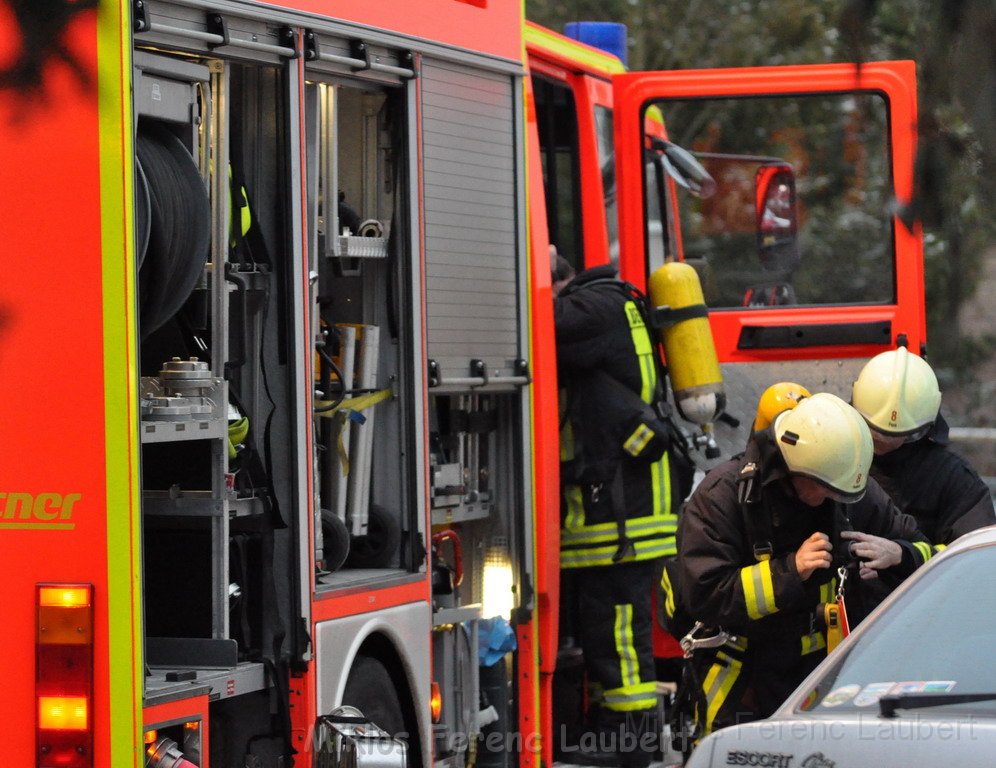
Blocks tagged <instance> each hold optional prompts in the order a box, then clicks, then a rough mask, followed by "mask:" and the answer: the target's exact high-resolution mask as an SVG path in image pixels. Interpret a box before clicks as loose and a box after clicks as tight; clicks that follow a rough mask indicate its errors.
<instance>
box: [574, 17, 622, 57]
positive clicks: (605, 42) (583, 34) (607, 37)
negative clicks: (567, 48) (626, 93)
mask: <svg viewBox="0 0 996 768" xmlns="http://www.w3.org/2000/svg"><path fill="white" fill-rule="evenodd" d="M564 35H566V36H567V37H569V38H571V39H572V40H577V41H578V42H580V43H584V44H585V45H590V46H592V47H593V48H601V49H602V50H603V51H605V52H606V53H611V54H612V55H613V56H616V57H618V58H619V59H620V60H622V63H623V64H626V58H627V57H626V54H627V49H626V25H625V24H618V23H616V22H614V21H571V22H568V23H567V24H566V25H565V26H564Z"/></svg>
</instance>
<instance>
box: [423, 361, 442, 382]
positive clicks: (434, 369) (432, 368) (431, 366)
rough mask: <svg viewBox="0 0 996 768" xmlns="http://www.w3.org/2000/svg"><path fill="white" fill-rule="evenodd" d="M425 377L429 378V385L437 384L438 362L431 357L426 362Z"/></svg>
mask: <svg viewBox="0 0 996 768" xmlns="http://www.w3.org/2000/svg"><path fill="white" fill-rule="evenodd" d="M426 372H427V378H428V380H429V386H430V387H438V386H439V363H437V362H436V361H435V360H432V359H431V358H430V359H429V361H428V362H427V363H426Z"/></svg>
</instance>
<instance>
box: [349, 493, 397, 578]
mask: <svg viewBox="0 0 996 768" xmlns="http://www.w3.org/2000/svg"><path fill="white" fill-rule="evenodd" d="M400 544H401V521H400V519H399V515H397V514H396V513H394V512H391V511H390V510H387V509H385V508H384V507H382V506H380V505H379V504H371V505H370V517H369V519H368V522H367V533H366V535H365V536H355V537H353V540H352V543H351V544H350V547H349V557H348V558H347V560H346V565H348V566H349V567H350V568H387V567H389V566H390V565H391V563H392V562H393V561H394V558H395V557H396V555H397V553H398V546H399V545H400Z"/></svg>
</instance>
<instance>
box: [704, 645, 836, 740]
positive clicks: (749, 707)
mask: <svg viewBox="0 0 996 768" xmlns="http://www.w3.org/2000/svg"><path fill="white" fill-rule="evenodd" d="M799 640H800V639H799V638H796V639H795V642H792V640H791V639H790V640H789V642H790V643H791V645H786V644H785V643H784V642H783V643H781V651H782V653H778V650H779V649H778V648H771V647H769V648H763V653H759V652H758V651H759V649H758V648H756V647H751V648H748V643H747V638H744V637H740V638H737V639H735V640H731V641H729V642H727V643H726V644H725V645H723V646H722V647H720V648H717V649H715V650H714V651H703V652H698V653H696V656H697V658H696V659H695V660H694V661H693V663H694V664H695V667H696V671H697V678H698V679H697V682H698V683H699V684H700V685H701V693H702V696H701V698H699V699H698V702H695V703H698V704H699V706H698V707H696V710H697V711H696V712H695V719H696V721H697V724H698V727H699V735H700V736H705V735H708V734H709V733H711V732H712V731H715V730H718V729H719V728H726V727H728V726H731V725H737V724H739V723H746V722H751V721H753V720H759V719H762V718H765V717H769V716H770V715H771V714H772V713H773V712H774V711H775V709H777V708H778V707H779V706H780V705H781V704H782V702H784V701H785V699H786V698H787V697H788V695H789V694H790V693H792V691H793V690H795V688H796V687H797V686H798V685H799V683H801V682H802V681H803V679H804V678H805V677H806V676H807V675H808V674H809V673H810V672H812V671H813V670H814V669H815V668H816V666H817V664H819V662H820V661H821V660H822V659H824V658H826V653H825V648H826V645H825V643H823V644H816V643H813V642H812V641H811V639H810V637H803V638H801V646H802V651H801V655H800V651H799V650H798V649H797V648H793V647H792V646H794V645H796V643H798V642H799ZM807 641H809V642H808V644H807ZM763 643H764V641H763V640H758V641H755V645H758V644H763ZM702 708H704V709H705V712H704V713H703V712H701V711H700V710H701V709H702ZM703 716H704V722H703Z"/></svg>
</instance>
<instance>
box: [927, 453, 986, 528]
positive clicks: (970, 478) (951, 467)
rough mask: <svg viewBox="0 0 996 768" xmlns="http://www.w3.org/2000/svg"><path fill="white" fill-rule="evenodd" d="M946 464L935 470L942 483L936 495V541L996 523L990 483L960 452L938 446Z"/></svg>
mask: <svg viewBox="0 0 996 768" xmlns="http://www.w3.org/2000/svg"><path fill="white" fill-rule="evenodd" d="M937 452H938V454H940V455H942V456H943V457H944V458H943V465H944V466H943V467H939V469H938V471H937V472H936V473H932V474H936V477H937V478H938V481H939V482H941V483H942V484H943V485H942V487H941V488H940V490H939V493H938V495H937V499H938V502H937V503H938V513H937V528H936V531H935V535H934V538H935V541H934V543H935V544H944V545H947V544H950V543H951V542H952V541H954V540H955V539H957V538H958V537H959V536H961V535H962V534H965V533H968V532H969V531H974V530H976V529H977V528H984V527H985V526H987V525H994V524H996V513H994V511H993V500H992V496H991V495H990V493H989V487H988V486H987V485H986V484H985V483H984V482H982V478H980V477H979V476H978V474H976V472H975V470H974V469H972V467H971V466H970V465H969V464H968V462H967V461H965V460H964V459H963V458H962V457H961V456H959V455H958V454H956V453H952V452H951V451H949V450H946V449H941V448H938V451H937Z"/></svg>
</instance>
